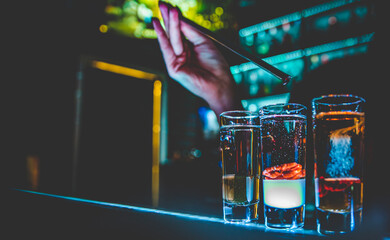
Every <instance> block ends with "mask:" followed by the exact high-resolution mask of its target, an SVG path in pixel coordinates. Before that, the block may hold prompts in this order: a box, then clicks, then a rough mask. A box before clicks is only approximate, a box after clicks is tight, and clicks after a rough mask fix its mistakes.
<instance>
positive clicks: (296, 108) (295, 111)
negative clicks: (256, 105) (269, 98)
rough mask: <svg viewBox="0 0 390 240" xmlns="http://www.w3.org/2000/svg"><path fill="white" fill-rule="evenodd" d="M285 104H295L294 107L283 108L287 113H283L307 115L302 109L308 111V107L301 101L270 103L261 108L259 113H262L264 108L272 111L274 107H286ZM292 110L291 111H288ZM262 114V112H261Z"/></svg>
mask: <svg viewBox="0 0 390 240" xmlns="http://www.w3.org/2000/svg"><path fill="white" fill-rule="evenodd" d="M284 106H294V108H292V109H283V111H285V113H282V114H299V115H305V114H302V113H301V111H307V107H306V106H305V105H303V104H300V103H277V104H270V105H266V106H263V107H261V108H260V110H259V113H262V112H263V111H264V110H267V111H270V109H271V108H273V107H284ZM288 112H291V113H288ZM260 115H262V114H260Z"/></svg>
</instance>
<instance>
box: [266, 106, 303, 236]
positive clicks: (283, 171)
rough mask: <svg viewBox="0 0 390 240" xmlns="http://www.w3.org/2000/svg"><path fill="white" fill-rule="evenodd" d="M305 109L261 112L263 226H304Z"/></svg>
mask: <svg viewBox="0 0 390 240" xmlns="http://www.w3.org/2000/svg"><path fill="white" fill-rule="evenodd" d="M306 112H307V109H306V107H305V106H303V105H300V104H293V103H290V104H276V105H268V106H265V107H263V108H261V109H260V125H261V158H262V180H263V181H262V182H263V197H264V219H265V225H266V226H267V227H271V228H282V229H295V228H300V227H303V225H304V218H305V189H306V187H305V186H306V170H305V169H306V135H307V133H306V129H307V117H306Z"/></svg>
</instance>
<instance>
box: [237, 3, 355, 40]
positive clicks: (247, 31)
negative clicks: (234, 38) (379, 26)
mask: <svg viewBox="0 0 390 240" xmlns="http://www.w3.org/2000/svg"><path fill="white" fill-rule="evenodd" d="M354 2H359V0H335V1H332V2H328V3H324V4H320V5H317V6H314V7H311V8H307V9H304V10H302V11H300V12H294V13H291V14H288V15H285V16H282V17H279V18H275V19H271V20H269V21H266V22H262V23H259V24H255V25H253V26H250V27H246V28H243V29H241V30H240V31H239V34H240V37H247V36H250V35H253V34H255V33H258V32H262V31H265V30H267V29H271V28H275V27H278V26H281V25H283V24H286V23H291V22H294V21H298V20H301V19H302V18H307V17H310V16H313V15H316V14H320V13H323V12H326V11H329V10H332V9H335V8H338V7H341V6H344V5H347V4H351V3H354Z"/></svg>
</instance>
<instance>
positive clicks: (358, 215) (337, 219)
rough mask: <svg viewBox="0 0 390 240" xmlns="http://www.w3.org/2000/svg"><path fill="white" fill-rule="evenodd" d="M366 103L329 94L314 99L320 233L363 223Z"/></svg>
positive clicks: (349, 227)
mask: <svg viewBox="0 0 390 240" xmlns="http://www.w3.org/2000/svg"><path fill="white" fill-rule="evenodd" d="M364 103H365V100H364V99H363V98H361V97H357V96H353V95H327V96H322V97H319V98H315V99H313V100H312V108H313V134H314V136H313V138H314V160H315V163H314V178H315V179H314V183H315V205H316V214H317V231H318V232H320V233H323V234H329V235H333V234H341V233H346V232H351V231H353V230H354V229H355V228H356V227H357V226H358V225H359V224H360V223H361V221H362V210H363V178H362V177H363V176H362V171H363V149H364V142H363V137H364V112H363V104H364Z"/></svg>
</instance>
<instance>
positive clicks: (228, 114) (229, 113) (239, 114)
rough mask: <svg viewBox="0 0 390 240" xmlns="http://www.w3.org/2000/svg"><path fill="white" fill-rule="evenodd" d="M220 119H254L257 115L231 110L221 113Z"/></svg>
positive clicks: (246, 111) (245, 111)
mask: <svg viewBox="0 0 390 240" xmlns="http://www.w3.org/2000/svg"><path fill="white" fill-rule="evenodd" d="M219 116H220V117H221V118H222V117H224V118H232V119H238V118H245V117H249V118H254V117H259V113H257V112H252V111H248V110H232V111H226V112H223V113H221V114H220V115H219Z"/></svg>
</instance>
